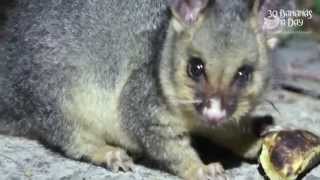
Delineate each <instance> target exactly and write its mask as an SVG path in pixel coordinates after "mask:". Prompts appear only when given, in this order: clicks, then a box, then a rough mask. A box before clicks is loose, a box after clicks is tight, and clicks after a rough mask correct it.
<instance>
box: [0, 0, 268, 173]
mask: <svg viewBox="0 0 320 180" xmlns="http://www.w3.org/2000/svg"><path fill="white" fill-rule="evenodd" d="M244 2H246V1H242V0H228V1H222V0H219V1H217V3H218V6H217V8H216V9H215V10H214V11H215V12H216V14H214V16H216V17H221V19H218V18H217V21H216V22H217V23H218V24H219V25H218V26H210V27H208V29H207V30H208V32H211V31H210V28H216V29H214V30H213V31H212V32H215V33H216V34H215V35H216V36H214V38H215V39H214V42H210V43H212V44H214V46H212V47H213V49H212V50H213V51H215V52H217V54H224V53H225V52H226V51H230V50H231V51H233V50H235V49H237V48H239V47H241V46H242V45H243V46H244V48H243V49H244V50H248V52H249V51H250V50H251V51H257V48H256V46H257V44H256V43H252V44H251V42H252V41H255V34H253V31H250V30H249V29H248V28H249V24H248V21H245V20H247V19H248V17H249V15H250V12H249V11H248V7H247V6H246V5H247V4H246V3H244ZM169 20H170V16H169V15H168V11H167V6H166V3H165V1H163V0H132V1H124V0H107V1H106V0H83V1H76V0H75V1H67V0H48V1H43V0H27V1H26V0H25V1H24V0H17V1H16V8H15V9H14V11H13V13H12V15H11V17H10V18H9V20H8V22H7V24H6V27H7V28H6V31H5V32H6V34H7V37H5V38H4V39H2V40H1V41H2V43H1V45H0V58H1V62H0V63H1V64H0V65H1V66H0V70H1V72H0V74H1V76H0V86H1V90H0V96H1V99H0V103H1V104H0V132H5V133H9V134H12V135H29V136H32V137H36V138H40V139H41V140H44V141H45V142H47V143H48V144H49V145H52V146H58V147H60V148H61V149H62V150H63V151H70V150H69V149H68V148H70V146H71V148H73V146H72V140H73V139H72V138H71V136H72V135H74V133H76V132H75V129H76V128H77V123H76V122H77V121H76V120H74V121H67V120H66V118H65V116H64V114H63V112H62V111H64V109H63V108H62V107H61V104H62V102H64V101H66V100H70V101H72V98H73V95H72V94H70V93H71V92H72V91H71V90H70V89H72V88H73V87H74V85H75V84H84V85H87V84H86V83H87V82H90V83H94V84H95V85H96V86H97V87H99V88H101V89H103V90H104V91H105V92H114V89H119V88H120V89H121V93H120V99H119V102H118V104H115V105H114V106H118V109H119V113H120V119H119V121H121V127H122V128H123V130H124V132H125V133H126V134H128V136H129V137H130V138H131V140H132V141H133V142H135V143H137V144H138V145H139V150H141V151H144V152H146V153H147V154H148V155H149V156H151V157H152V158H154V159H156V160H157V161H158V162H160V163H162V164H164V165H165V167H166V168H168V169H169V170H171V171H172V172H174V173H176V174H180V175H181V171H182V170H183V169H181V168H182V166H181V167H179V164H180V162H181V161H184V158H186V157H188V158H190V159H191V160H192V162H198V161H199V162H200V160H199V158H198V156H197V155H195V152H194V150H193V149H192V148H191V147H190V146H189V145H187V144H183V143H181V144H179V143H180V142H182V141H183V142H184V141H186V142H188V141H189V136H188V132H186V131H185V130H184V129H183V128H182V129H179V128H180V127H179V121H181V120H180V119H178V118H177V117H175V113H174V112H173V111H174V110H173V109H172V107H171V106H170V105H169V104H168V102H167V100H168V99H167V98H168V97H166V96H165V95H164V93H163V91H164V88H166V87H163V84H161V82H160V75H159V74H160V73H159V71H164V72H165V71H166V69H160V67H165V68H168V72H169V73H168V74H172V73H173V71H172V70H173V69H174V68H177V66H176V65H175V64H174V63H175V62H174V63H173V64H172V66H171V65H170V66H169V65H168V64H171V63H172V62H170V61H173V60H174V58H173V57H171V55H172V54H170V53H168V54H165V53H164V55H163V54H162V49H163V46H164V45H167V47H166V48H167V49H166V52H169V49H170V47H171V46H170V44H171V45H172V44H173V43H174V42H171V41H172V40H174V38H173V37H171V39H170V38H169V39H167V40H168V42H165V37H166V36H167V38H168V36H169V35H167V34H166V32H167V31H170V29H169V30H168V24H169ZM242 23H247V24H245V25H243V24H242ZM171 31H172V29H171ZM237 33H238V35H239V34H240V36H239V37H237ZM250 33H251V34H250ZM169 41H170V42H169ZM207 51H208V50H207ZM220 51H221V52H220ZM229 53H230V54H232V52H229ZM166 55H167V56H166ZM221 57H222V55H221ZM254 58H256V56H255V57H254ZM160 64H162V66H161V65H160ZM163 64H167V65H166V66H165V65H163ZM263 73H266V72H263ZM264 75H266V74H264ZM123 80H125V82H124V83H120V82H123ZM172 80H173V81H174V80H175V79H172ZM88 84H89V83H88ZM83 106H85V104H84V105H83ZM115 113H116V112H115ZM163 113H164V114H163ZM169 121H170V123H168V122H169ZM176 122H177V123H176ZM172 124H175V125H176V127H174V126H173V125H172ZM119 138H121V137H119ZM176 141H177V142H179V143H176ZM108 143H109V142H108ZM119 144H120V146H121V143H119ZM173 145H176V148H177V149H178V150H174V149H173V150H172V149H168V148H167V147H173ZM74 151H77V150H74ZM171 151H172V152H171ZM79 152H81V150H79ZM180 152H181V153H180ZM68 153H69V155H70V154H72V153H70V152H68ZM80 155H84V156H85V155H86V154H80ZM189 155H191V156H190V157H189ZM71 156H73V158H80V157H79V156H78V154H77V155H71ZM191 160H190V161H191Z"/></svg>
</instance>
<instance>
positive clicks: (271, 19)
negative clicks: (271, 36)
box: [257, 0, 296, 33]
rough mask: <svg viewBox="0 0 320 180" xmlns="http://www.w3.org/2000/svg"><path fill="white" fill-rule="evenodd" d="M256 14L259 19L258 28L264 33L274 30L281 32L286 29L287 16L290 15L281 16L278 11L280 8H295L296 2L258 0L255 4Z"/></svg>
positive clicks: (287, 0)
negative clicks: (256, 4)
mask: <svg viewBox="0 0 320 180" xmlns="http://www.w3.org/2000/svg"><path fill="white" fill-rule="evenodd" d="M257 8H258V10H257V12H258V13H257V15H258V18H259V21H260V25H261V26H260V28H261V29H262V31H264V32H266V33H270V32H275V31H277V33H281V32H283V31H285V30H287V28H288V27H287V26H286V24H287V23H280V21H281V22H287V21H288V18H292V17H281V16H280V12H281V11H282V10H286V11H287V10H294V9H296V3H295V1H292V0H259V5H258V6H257Z"/></svg>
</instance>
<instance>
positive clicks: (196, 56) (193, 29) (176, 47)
mask: <svg viewBox="0 0 320 180" xmlns="http://www.w3.org/2000/svg"><path fill="white" fill-rule="evenodd" d="M168 4H169V6H170V8H171V11H172V14H173V17H172V19H171V22H170V27H169V29H168V33H167V39H166V42H165V45H164V50H163V54H162V67H161V69H160V73H161V74H160V79H161V83H162V86H163V89H164V94H165V95H166V97H167V98H168V102H170V104H172V105H173V106H171V107H172V108H173V109H175V110H178V111H179V112H182V114H184V115H186V116H187V119H192V121H195V122H196V123H200V124H204V125H206V126H210V127H215V126H219V125H222V124H224V123H226V122H228V121H232V120H233V121H234V120H239V119H241V118H242V117H244V116H246V115H247V114H248V113H249V112H250V111H252V109H253V108H254V107H255V105H256V104H257V102H258V100H259V97H260V96H261V94H262V92H263V90H264V89H265V88H266V84H267V82H268V67H269V63H268V60H267V53H266V51H267V50H266V46H265V43H264V39H263V36H262V35H261V34H260V33H259V28H258V27H257V26H258V25H257V24H258V23H256V22H257V21H258V20H259V18H258V17H257V16H258V14H259V13H257V11H258V9H259V2H256V1H254V0H215V1H210V0H169V1H168Z"/></svg>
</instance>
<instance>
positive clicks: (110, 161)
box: [105, 149, 134, 172]
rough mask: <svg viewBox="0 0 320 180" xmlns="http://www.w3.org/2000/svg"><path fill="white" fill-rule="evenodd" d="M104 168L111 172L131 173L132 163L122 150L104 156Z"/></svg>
mask: <svg viewBox="0 0 320 180" xmlns="http://www.w3.org/2000/svg"><path fill="white" fill-rule="evenodd" d="M105 160H106V166H107V167H108V168H110V169H111V170H112V171H113V172H118V171H119V170H122V171H131V170H132V169H133V166H134V164H133V161H132V159H131V157H130V156H129V155H128V154H127V153H126V152H125V151H124V150H122V149H116V150H113V151H109V152H107V153H106V155H105Z"/></svg>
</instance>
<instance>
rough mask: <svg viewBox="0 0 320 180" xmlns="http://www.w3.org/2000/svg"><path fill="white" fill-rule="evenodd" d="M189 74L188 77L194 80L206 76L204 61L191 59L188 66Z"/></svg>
mask: <svg viewBox="0 0 320 180" xmlns="http://www.w3.org/2000/svg"><path fill="white" fill-rule="evenodd" d="M187 73H188V76H189V77H190V78H192V79H194V80H197V79H198V78H199V77H201V76H202V75H204V73H205V66H204V63H203V61H202V60H201V59H200V58H196V57H193V58H191V59H190V60H189V63H188V66H187Z"/></svg>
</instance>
